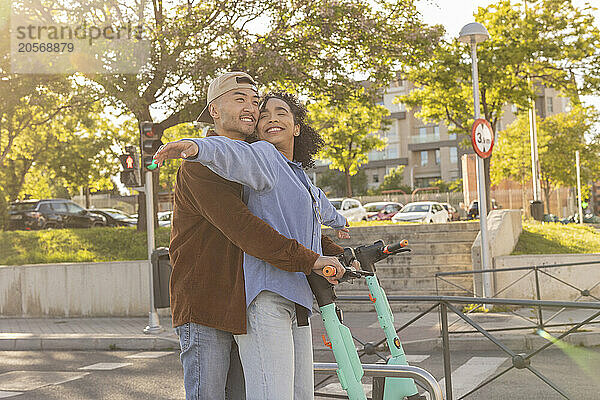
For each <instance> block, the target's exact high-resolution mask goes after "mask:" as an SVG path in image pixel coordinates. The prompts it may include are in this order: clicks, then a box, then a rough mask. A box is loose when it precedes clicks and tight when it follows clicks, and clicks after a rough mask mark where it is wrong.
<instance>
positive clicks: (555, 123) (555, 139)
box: [491, 107, 600, 209]
mask: <svg viewBox="0 0 600 400" xmlns="http://www.w3.org/2000/svg"><path fill="white" fill-rule="evenodd" d="M598 120H599V118H598V113H597V112H596V111H595V110H594V109H592V108H584V107H575V108H573V110H571V111H570V112H568V113H560V114H556V115H553V116H550V117H547V118H546V119H543V120H542V119H539V118H538V154H539V159H540V170H541V185H542V190H543V191H544V195H545V198H546V207H547V209H549V198H550V194H551V193H552V190H554V189H555V188H558V187H573V186H576V184H577V181H576V179H577V172H576V170H575V151H579V153H580V157H581V181H582V184H583V185H586V184H587V183H589V182H591V181H596V180H598V179H600V132H598V131H597V130H595V128H594V124H595V123H597V122H598ZM494 152H495V153H496V156H497V160H496V162H495V163H494V165H493V167H492V170H491V177H492V181H493V182H494V183H499V182H500V181H502V180H503V179H513V180H516V181H520V182H525V181H527V180H529V179H531V150H530V140H529V122H528V119H527V116H526V115H520V116H519V118H518V119H517V120H516V121H515V122H513V123H512V124H511V125H509V126H508V128H507V129H506V130H504V131H502V134H501V135H500V137H499V140H498V143H497V145H496V146H495V148H494Z"/></svg>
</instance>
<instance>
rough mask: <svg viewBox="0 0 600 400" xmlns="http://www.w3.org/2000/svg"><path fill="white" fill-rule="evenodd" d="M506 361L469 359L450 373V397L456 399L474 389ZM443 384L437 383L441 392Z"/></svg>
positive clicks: (496, 358) (480, 358) (441, 382)
mask: <svg viewBox="0 0 600 400" xmlns="http://www.w3.org/2000/svg"><path fill="white" fill-rule="evenodd" d="M506 360H507V358H506V357H471V358H470V359H469V360H468V361H467V362H466V363H464V364H463V365H461V366H460V367H458V368H457V369H456V370H455V371H454V372H452V397H453V398H455V399H458V398H460V397H461V396H462V395H464V394H466V393H468V392H469V391H471V390H473V389H475V387H477V385H479V384H480V383H482V382H483V381H484V380H485V379H487V378H488V377H490V376H491V375H492V374H493V373H494V372H495V371H496V370H497V369H498V367H500V365H502V363H504V361H506ZM445 382H446V380H445V379H442V380H440V382H439V383H440V386H441V387H442V390H444V387H445ZM444 391H445V390H444Z"/></svg>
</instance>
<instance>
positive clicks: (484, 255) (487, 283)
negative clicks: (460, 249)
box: [471, 37, 492, 307]
mask: <svg viewBox="0 0 600 400" xmlns="http://www.w3.org/2000/svg"><path fill="white" fill-rule="evenodd" d="M471 74H472V76H473V100H474V104H475V120H478V119H479V117H480V110H479V108H480V105H479V72H478V69H477V42H476V41H475V37H472V38H471ZM477 194H478V196H479V227H480V233H481V268H482V269H483V270H489V269H490V262H489V260H490V258H489V257H490V254H489V243H488V228H487V199H486V193H485V166H484V163H483V158H482V157H480V156H479V155H478V156H477ZM483 297H492V281H491V277H490V274H489V273H484V274H483ZM484 307H485V305H484Z"/></svg>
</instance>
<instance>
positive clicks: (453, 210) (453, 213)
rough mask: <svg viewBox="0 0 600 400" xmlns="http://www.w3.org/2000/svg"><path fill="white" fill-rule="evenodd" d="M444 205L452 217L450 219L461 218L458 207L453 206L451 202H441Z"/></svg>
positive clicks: (456, 219)
mask: <svg viewBox="0 0 600 400" xmlns="http://www.w3.org/2000/svg"><path fill="white" fill-rule="evenodd" d="M440 204H441V205H442V207H444V208H445V209H446V211H448V216H449V217H450V221H458V220H459V219H460V215H458V211H456V208H454V207H452V204H450V203H440Z"/></svg>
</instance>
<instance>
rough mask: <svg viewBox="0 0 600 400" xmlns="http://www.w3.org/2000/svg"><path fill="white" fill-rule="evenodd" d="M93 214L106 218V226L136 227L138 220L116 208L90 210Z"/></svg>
mask: <svg viewBox="0 0 600 400" xmlns="http://www.w3.org/2000/svg"><path fill="white" fill-rule="evenodd" d="M88 211H89V212H90V213H92V214H98V215H102V216H103V217H104V218H106V226H111V227H115V226H136V225H137V218H133V217H132V216H131V215H129V214H127V213H125V212H124V211H121V210H117V209H115V208H92V209H90V210H88Z"/></svg>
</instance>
